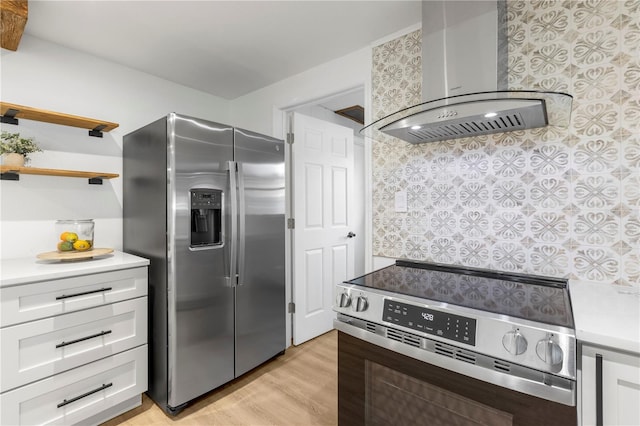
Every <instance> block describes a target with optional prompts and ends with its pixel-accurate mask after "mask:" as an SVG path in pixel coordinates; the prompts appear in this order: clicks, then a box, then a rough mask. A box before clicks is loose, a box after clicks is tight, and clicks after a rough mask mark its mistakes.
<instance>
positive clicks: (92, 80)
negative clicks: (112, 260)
mask: <svg viewBox="0 0 640 426" xmlns="http://www.w3.org/2000/svg"><path fill="white" fill-rule="evenodd" d="M1 59H2V62H1V69H0V70H1V74H0V99H2V101H4V102H10V103H14V104H19V105H25V106H30V107H35V108H41V109H46V110H50V111H55V112H62V113H67V114H72V115H79V116H83V117H89V118H96V119H101V120H106V121H111V122H116V123H119V124H120V126H119V127H118V128H117V129H115V130H114V131H112V132H109V133H105V134H104V137H103V138H102V139H98V138H93V137H89V136H88V135H87V131H86V130H82V129H76V128H72V127H65V126H58V125H53V124H46V123H40V122H35V121H31V120H20V124H19V126H13V125H10V124H2V125H1V128H2V130H4V131H8V132H12V133H14V132H19V133H20V134H21V135H22V136H31V137H34V138H35V140H36V142H38V143H39V144H40V146H41V147H42V148H43V149H44V150H45V152H43V153H37V154H34V155H32V162H31V165H32V166H34V167H43V168H58V169H72V170H90V171H94V170H95V171H102V172H110V173H119V174H121V173H122V137H123V136H124V135H125V134H127V133H129V132H131V131H133V130H135V129H137V128H139V127H141V126H143V125H145V124H147V123H149V122H151V121H153V120H156V119H158V118H160V117H162V116H164V115H166V114H167V113H170V112H174V111H175V112H180V113H182V114H186V115H192V116H196V117H200V118H205V119H209V120H212V121H218V122H222V123H228V122H229V103H228V101H226V100H224V99H222V98H218V97H215V96H211V95H208V94H206V93H203V92H200V91H197V90H193V89H190V88H187V87H184V86H180V85H178V84H174V83H171V82H168V81H166V80H162V79H160V78H157V77H154V76H151V75H149V74H145V73H141V72H138V71H135V70H132V69H130V68H126V67H123V66H120V65H118V64H115V63H112V62H108V61H104V60H102V59H99V58H97V57H94V56H91V55H87V54H84V53H81V52H78V51H75V50H71V49H67V48H64V47H62V46H59V45H56V44H52V43H49V42H46V41H43V40H40V39H37V38H34V37H31V36H29V35H24V36H23V37H22V40H21V42H20V46H19V48H18V50H17V51H16V52H12V51H8V50H5V49H2V56H1ZM249 124H250V123H249ZM249 127H250V126H249ZM83 218H85V219H86V218H92V219H95V221H96V231H95V244H96V247H111V248H115V249H122V179H121V178H116V179H112V180H105V181H104V184H103V185H102V186H99V185H89V184H88V183H87V180H86V179H80V178H63V177H51V176H32V175H21V176H20V181H18V182H16V181H0V235H1V244H0V258H15V257H24V256H27V257H28V256H35V255H36V254H38V253H41V252H46V251H52V250H55V244H56V242H57V238H56V236H55V233H54V222H55V220H56V219H83Z"/></svg>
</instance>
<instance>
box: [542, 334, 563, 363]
mask: <svg viewBox="0 0 640 426" xmlns="http://www.w3.org/2000/svg"><path fill="white" fill-rule="evenodd" d="M536 353H537V354H538V358H540V359H541V360H542V361H544V362H545V363H546V364H549V365H550V366H558V365H562V359H563V353H562V348H561V347H560V345H558V344H557V343H555V342H554V341H553V339H552V336H549V337H547V338H546V339H543V340H540V341H539V342H538V344H537V345H536Z"/></svg>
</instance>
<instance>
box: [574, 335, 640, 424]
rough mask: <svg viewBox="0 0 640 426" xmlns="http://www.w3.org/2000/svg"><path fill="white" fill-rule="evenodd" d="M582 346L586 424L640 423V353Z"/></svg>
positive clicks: (583, 416) (582, 392)
mask: <svg viewBox="0 0 640 426" xmlns="http://www.w3.org/2000/svg"><path fill="white" fill-rule="evenodd" d="M581 347H582V359H581V363H582V364H581V370H582V372H581V375H582V385H581V414H582V425H584V426H593V425H616V426H622V425H629V426H637V425H640V356H639V355H638V354H631V353H627V352H619V351H616V350H613V349H608V348H602V347H597V346H591V345H586V344H583V345H582V346H581Z"/></svg>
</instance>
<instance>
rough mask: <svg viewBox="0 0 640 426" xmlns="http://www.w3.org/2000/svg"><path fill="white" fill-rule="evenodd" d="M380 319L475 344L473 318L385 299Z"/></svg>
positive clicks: (474, 321)
mask: <svg viewBox="0 0 640 426" xmlns="http://www.w3.org/2000/svg"><path fill="white" fill-rule="evenodd" d="M382 320H383V321H385V322H389V323H392V324H397V325H401V326H403V327H407V328H411V329H414V330H417V331H421V332H423V333H427V334H432V335H434V336H440V337H444V338H445V339H449V340H454V341H456V342H461V343H466V344H467V345H471V346H475V345H476V320H475V319H474V318H467V317H463V316H460V315H454V314H450V313H446V312H440V311H436V310H433V309H427V308H423V307H421V306H415V305H408V304H406V303H402V302H398V301H395V300H389V299H385V301H384V310H383V312H382Z"/></svg>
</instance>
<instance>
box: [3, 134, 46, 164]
mask: <svg viewBox="0 0 640 426" xmlns="http://www.w3.org/2000/svg"><path fill="white" fill-rule="evenodd" d="M32 152H42V149H40V147H39V146H38V145H37V144H36V143H35V142H34V141H33V138H21V137H20V133H9V132H4V131H3V132H2V135H1V136H0V154H2V164H3V165H5V166H17V167H22V166H24V164H25V163H26V162H28V161H29V154H31V153H32Z"/></svg>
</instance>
